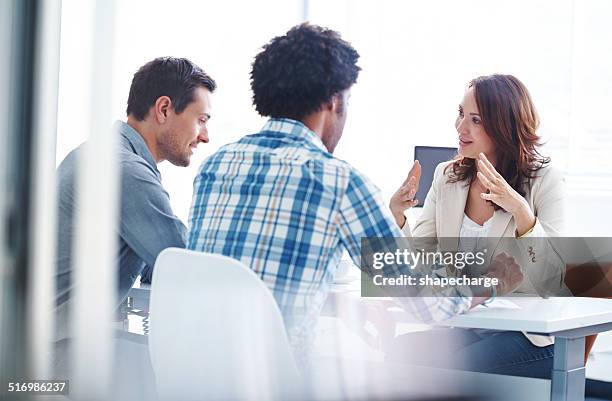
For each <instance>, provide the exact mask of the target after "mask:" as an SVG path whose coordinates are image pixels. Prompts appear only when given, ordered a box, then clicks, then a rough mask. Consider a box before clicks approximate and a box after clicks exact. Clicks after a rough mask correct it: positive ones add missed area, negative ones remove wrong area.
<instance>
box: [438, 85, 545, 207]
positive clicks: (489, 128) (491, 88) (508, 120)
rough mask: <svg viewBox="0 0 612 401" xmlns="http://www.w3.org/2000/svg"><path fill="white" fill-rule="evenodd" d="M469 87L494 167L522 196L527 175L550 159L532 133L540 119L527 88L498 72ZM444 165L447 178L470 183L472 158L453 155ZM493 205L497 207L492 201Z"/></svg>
mask: <svg viewBox="0 0 612 401" xmlns="http://www.w3.org/2000/svg"><path fill="white" fill-rule="evenodd" d="M469 87H470V88H474V97H475V98H476V105H477V106H478V111H479V113H480V117H481V120H482V124H483V127H484V130H485V132H486V133H487V134H488V135H489V137H490V138H491V140H492V141H493V144H494V145H495V151H496V156H497V165H496V166H495V169H496V170H497V171H498V172H499V174H501V175H502V176H503V177H504V179H505V180H506V182H508V184H510V186H512V188H513V189H514V190H515V191H516V192H518V193H519V194H521V196H523V197H524V196H525V194H526V190H525V189H526V185H528V182H529V179H531V178H534V177H535V175H536V172H537V171H538V170H539V169H541V168H542V167H543V166H544V165H546V164H548V163H550V158H549V157H544V156H542V155H541V154H540V153H539V152H538V149H537V148H538V147H540V146H541V145H542V144H541V142H540V137H539V136H538V135H537V134H536V130H537V128H538V126H539V124H540V119H539V117H538V113H537V111H536V109H535V106H534V105H533V102H532V101H531V96H530V95H529V91H527V88H526V87H525V85H523V83H522V82H521V81H519V80H518V79H517V78H515V77H513V76H512V75H501V74H495V75H487V76H482V77H478V78H476V79H473V80H472V81H471V82H470V84H469ZM448 169H452V173H451V174H450V178H449V180H448V182H459V181H466V180H467V182H468V183H471V182H472V181H473V180H474V179H475V177H476V161H475V160H474V159H470V158H467V157H462V156H457V158H456V159H455V162H454V163H453V164H451V165H449V166H448V167H447V170H448ZM493 207H494V208H495V210H498V209H500V207H499V206H498V205H496V204H495V203H493Z"/></svg>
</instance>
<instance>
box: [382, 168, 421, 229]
mask: <svg viewBox="0 0 612 401" xmlns="http://www.w3.org/2000/svg"><path fill="white" fill-rule="evenodd" d="M420 180H421V164H420V163H419V161H418V160H415V161H414V164H413V165H412V168H411V169H410V171H409V172H408V177H406V179H405V180H404V182H403V183H402V185H401V186H400V187H399V189H398V190H397V191H396V192H395V193H394V194H393V196H392V197H391V201H390V202H389V208H390V209H391V213H392V214H393V217H394V218H395V222H396V223H397V225H398V226H400V227H403V226H404V224H405V223H406V217H405V216H404V211H405V210H407V209H410V208H411V207H413V206H414V205H416V204H417V203H419V201H418V199H414V196H415V195H416V193H417V191H418V190H419V181H420Z"/></svg>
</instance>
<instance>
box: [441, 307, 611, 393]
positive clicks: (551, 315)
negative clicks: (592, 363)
mask: <svg viewBox="0 0 612 401" xmlns="http://www.w3.org/2000/svg"><path fill="white" fill-rule="evenodd" d="M506 299H508V300H509V301H510V302H512V303H514V304H516V305H517V306H519V308H518V309H511V308H498V307H494V306H492V307H477V308H475V309H472V310H471V311H470V312H468V313H465V314H462V315H458V316H455V317H454V318H452V319H449V320H447V321H445V322H444V323H443V324H442V325H444V326H453V327H463V328H479V329H491V330H509V331H525V332H529V333H532V334H547V335H552V336H555V346H554V347H555V356H554V360H553V371H552V376H551V379H552V382H551V400H553V401H561V400H563V401H566V400H567V401H569V400H572V401H574V400H584V384H585V368H584V337H585V336H587V335H590V334H596V333H600V332H603V331H608V330H612V300H610V299H599V298H549V299H542V298H531V297H529V298H523V297H520V298H518V297H510V298H506Z"/></svg>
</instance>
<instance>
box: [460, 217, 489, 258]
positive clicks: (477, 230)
mask: <svg viewBox="0 0 612 401" xmlns="http://www.w3.org/2000/svg"><path fill="white" fill-rule="evenodd" d="M492 221H493V220H492V218H490V219H489V220H487V221H485V222H484V224H483V225H482V226H481V225H480V224H478V223H476V222H475V221H474V220H472V219H470V218H469V217H468V215H467V214H465V213H463V221H462V223H461V229H460V230H459V247H458V250H459V252H477V251H482V250H483V249H484V248H485V247H486V243H487V239H488V237H489V231H490V230H491V223H492Z"/></svg>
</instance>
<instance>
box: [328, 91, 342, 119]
mask: <svg viewBox="0 0 612 401" xmlns="http://www.w3.org/2000/svg"><path fill="white" fill-rule="evenodd" d="M330 103H331V106H332V107H331V111H333V112H334V113H337V114H342V113H344V99H343V98H342V94H340V93H336V94H335V95H334V96H332V98H331V102H330Z"/></svg>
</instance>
